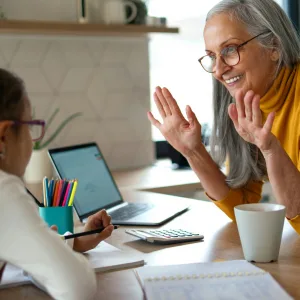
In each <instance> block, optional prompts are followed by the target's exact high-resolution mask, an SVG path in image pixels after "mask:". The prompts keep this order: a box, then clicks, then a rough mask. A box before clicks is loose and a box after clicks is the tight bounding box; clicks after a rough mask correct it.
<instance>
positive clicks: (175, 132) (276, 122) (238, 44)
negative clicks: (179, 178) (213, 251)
mask: <svg viewBox="0 0 300 300" xmlns="http://www.w3.org/2000/svg"><path fill="white" fill-rule="evenodd" d="M204 40H205V48H206V55H204V56H203V57H201V58H200V59H199V62H200V63H201V65H202V67H203V69H204V70H205V71H207V72H208V73H211V74H212V76H213V86H214V96H213V98H214V103H213V104H214V128H213V133H212V137H211V141H210V142H211V154H212V157H213V158H211V156H210V154H209V153H208V152H207V151H206V149H205V147H204V145H203V144H202V142H201V125H200V124H199V122H198V120H197V118H196V116H195V114H194V112H193V111H192V109H191V108H190V107H189V106H187V108H186V115H187V120H186V119H185V118H184V116H183V115H182V113H181V111H180V109H179V107H178V105H177V103H176V101H175V99H174V98H173V97H172V95H171V93H170V92H169V91H168V90H167V89H166V88H163V89H161V88H160V87H157V88H156V91H155V94H154V100H155V103H156V105H157V107H158V110H159V113H160V115H161V117H162V119H163V123H160V122H159V121H158V120H157V119H155V118H154V117H153V115H152V114H151V113H150V112H149V113H148V118H149V120H150V121H151V123H152V124H153V125H154V126H156V127H157V128H158V129H159V130H160V131H161V132H162V134H163V135H164V137H165V138H166V139H167V141H168V142H169V143H170V144H171V145H172V146H173V147H174V148H175V149H177V150H178V151H179V152H181V153H182V154H183V155H184V156H185V157H186V158H187V160H188V162H189V164H190V166H191V167H192V168H193V170H194V171H195V172H196V174H197V175H198V177H199V179H200V181H201V184H202V185H203V188H204V189H205V191H206V194H207V195H208V197H209V198H210V199H211V200H212V201H213V202H214V203H215V204H216V205H217V206H218V207H219V208H220V209H221V210H223V211H224V213H226V214H227V215H228V216H229V217H230V218H231V219H234V209H233V208H234V206H236V205H238V204H242V203H254V202H259V201H260V199H261V191H262V184H263V180H264V179H266V178H268V179H269V180H270V183H271V185H272V187H273V191H274V193H275V196H276V199H277V200H278V202H280V203H282V204H284V205H285V206H286V217H287V218H288V219H289V221H290V223H291V225H292V226H293V227H294V228H295V230H296V231H297V232H298V233H299V234H300V217H299V215H300V173H299V170H300V105H299V104H300V43H299V39H298V36H297V33H296V32H295V29H294V28H293V25H292V24H291V22H290V21H289V19H288V17H287V16H286V14H285V13H284V11H283V10H282V9H281V8H280V6H279V5H278V4H276V3H275V2H274V1H273V0H223V1H220V2H219V3H218V4H217V5H216V6H215V7H214V8H212V9H211V11H210V12H209V13H208V15H207V19H206V25H205V29H204ZM225 161H226V162H227V172H226V173H227V174H226V176H225V175H224V174H223V173H222V172H221V171H220V168H219V166H221V165H223V164H224V162H225Z"/></svg>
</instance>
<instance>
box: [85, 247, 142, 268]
mask: <svg viewBox="0 0 300 300" xmlns="http://www.w3.org/2000/svg"><path fill="white" fill-rule="evenodd" d="M85 255H86V256H87V257H88V260H89V262H90V264H91V266H92V267H93V268H94V269H95V271H96V272H104V271H108V270H116V269H123V268H132V267H138V266H142V265H144V263H145V262H144V260H143V259H142V258H140V257H137V256H136V255H132V254H128V253H126V252H124V251H121V250H120V249H118V248H116V247H114V246H112V245H110V244H108V243H106V242H101V243H100V244H99V245H98V246H97V247H95V248H94V249H92V250H90V251H88V252H86V253H85Z"/></svg>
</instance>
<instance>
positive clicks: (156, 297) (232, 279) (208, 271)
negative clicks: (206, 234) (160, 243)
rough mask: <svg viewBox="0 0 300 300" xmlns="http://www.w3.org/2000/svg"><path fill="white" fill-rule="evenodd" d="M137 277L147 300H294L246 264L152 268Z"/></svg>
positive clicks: (240, 261) (253, 267) (142, 270)
mask: <svg viewBox="0 0 300 300" xmlns="http://www.w3.org/2000/svg"><path fill="white" fill-rule="evenodd" d="M135 273H136V275H137V278H138V280H139V281H140V283H141V285H142V287H143V289H144V292H145V296H146V298H147V300H163V299H172V300H196V299H197V300H202V299H203V300H207V299H214V300H219V299H231V300H234V299H238V300H240V299H244V300H248V299H253V300H257V299H265V300H267V299H270V300H288V299H292V298H291V297H290V296H289V295H288V294H287V293H286V292H285V291H284V290H283V289H282V288H281V287H280V285H279V284H278V283H277V282H276V281H275V280H274V279H273V278H272V276H271V275H270V274H269V273H267V272H265V271H263V270H262V269H260V268H257V267H255V266H254V265H252V264H250V263H248V262H247V261H244V260H233V261H225V262H213V263H195V264H186V265H170V266H149V267H143V268H139V269H138V270H135Z"/></svg>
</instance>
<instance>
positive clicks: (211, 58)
mask: <svg viewBox="0 0 300 300" xmlns="http://www.w3.org/2000/svg"><path fill="white" fill-rule="evenodd" d="M208 57H209V58H210V60H211V61H215V60H216V56H215V55H208Z"/></svg>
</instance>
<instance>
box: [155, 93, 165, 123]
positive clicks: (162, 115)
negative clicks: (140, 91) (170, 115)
mask: <svg viewBox="0 0 300 300" xmlns="http://www.w3.org/2000/svg"><path fill="white" fill-rule="evenodd" d="M153 98H154V102H155V104H156V107H157V109H158V111H159V113H160V115H161V117H162V118H163V119H164V118H165V117H166V116H167V115H166V112H165V110H164V107H163V105H162V103H161V101H160V99H159V98H158V96H157V93H156V92H155V93H154V94H153Z"/></svg>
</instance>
